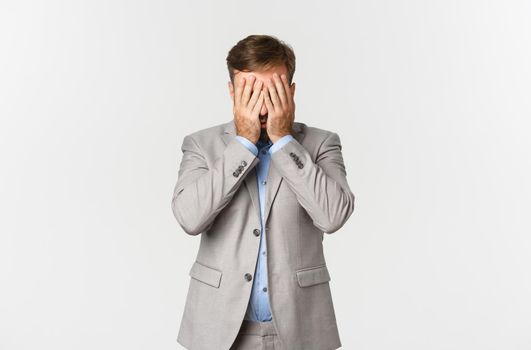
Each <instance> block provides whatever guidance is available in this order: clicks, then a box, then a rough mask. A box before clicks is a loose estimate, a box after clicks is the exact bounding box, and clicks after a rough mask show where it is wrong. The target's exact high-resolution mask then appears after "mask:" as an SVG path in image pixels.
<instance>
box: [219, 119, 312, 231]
mask: <svg viewBox="0 0 531 350" xmlns="http://www.w3.org/2000/svg"><path fill="white" fill-rule="evenodd" d="M303 125H304V124H302V123H299V122H294V123H293V132H292V135H293V137H294V138H295V139H296V140H297V141H298V142H299V143H301V142H302V139H303V138H304V127H303ZM235 136H236V127H235V125H234V120H231V121H229V122H227V123H225V124H224V127H223V133H222V134H221V138H222V139H223V141H224V142H225V145H227V144H229V142H230V141H231V140H232V139H233V138H234V137H235ZM282 179H283V177H282V176H281V175H280V173H279V172H278V170H277V169H275V166H274V165H273V162H270V163H269V173H268V175H267V183H268V186H267V187H266V202H265V207H264V219H265V220H264V221H265V222H266V223H267V219H268V217H269V212H270V211H271V206H272V205H273V202H274V200H275V197H276V195H277V192H278V188H279V186H280V184H281V183H282ZM244 183H245V186H246V188H247V191H248V193H249V195H250V197H251V201H252V203H253V206H254V209H255V212H256V213H257V215H258V217H260V202H259V197H258V183H257V180H256V167H255V168H253V170H252V171H251V173H250V174H249V175H248V176H246V177H245V179H244Z"/></svg>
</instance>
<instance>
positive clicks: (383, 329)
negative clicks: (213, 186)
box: [0, 0, 531, 350]
mask: <svg viewBox="0 0 531 350" xmlns="http://www.w3.org/2000/svg"><path fill="white" fill-rule="evenodd" d="M530 17H531V3H530V2H529V1H507V0H505V1H463V0H459V1H457V0H445V1H442V0H440V1H412V0H409V1H392V0H387V1H381V0H376V1H345V2H327V3H326V5H325V4H324V2H315V3H314V2H311V1H305V2H302V1H301V2H296V3H295V2H291V3H290V2H280V1H268V2H258V1H210V2H205V1H198V2H184V1H183V2H180V3H179V2H173V1H155V0H150V1H139V0H136V1H116V0H112V1H110V0H105V1H103V0H101V1H66V0H65V1H55V0H54V1H46V2H44V1H0V50H1V51H0V118H1V119H0V123H1V124H0V161H1V163H0V164H1V171H0V217H1V219H0V232H1V236H0V349H2V350H20V349H54V350H63V349H64V350H70V349H77V350H85V349H87V350H88V349H105V350H107V349H109V350H111V349H112V350H114V349H130V350H133V349H135V350H136V349H142V350H143V349H157V350H164V349H181V347H180V346H179V345H178V344H177V342H176V341H175V339H176V336H177V330H178V326H179V323H180V318H181V315H182V311H183V307H184V301H185V297H186V292H187V287H188V281H189V276H188V271H189V269H190V267H191V264H192V263H193V261H194V259H195V254H196V252H197V247H198V244H199V237H191V236H188V235H186V234H185V233H184V232H183V231H182V230H181V229H180V227H179V226H178V224H177V222H176V220H175V218H174V217H173V215H172V213H171V208H170V202H171V196H172V192H173V186H174V185H175V182H176V180H177V170H178V165H179V162H180V159H181V150H180V146H181V143H182V139H183V137H184V136H185V135H186V134H189V133H191V132H193V131H196V130H199V129H201V128H205V127H209V126H212V125H214V124H219V123H223V122H226V121H229V120H231V119H232V106H231V100H230V97H229V93H228V88H227V81H228V73H227V70H226V65H225V58H226V55H227V52H228V50H229V49H230V48H231V47H232V46H233V45H234V44H236V42H237V41H238V40H240V39H242V38H244V37H245V36H247V35H249V34H271V35H275V36H277V37H278V38H280V39H282V40H284V41H286V42H287V43H288V44H290V45H291V46H292V47H293V48H294V50H295V53H296V56H297V70H296V73H295V77H294V81H295V82H296V83H297V90H296V94H295V100H296V104H297V110H296V120H298V121H302V122H304V123H306V124H308V125H312V126H316V127H320V128H324V129H328V130H332V131H336V132H338V133H339V135H340V137H341V141H342V144H343V154H344V158H345V163H346V167H347V174H348V180H349V184H350V185H351V188H352V190H353V192H354V193H355V195H356V209H355V211H354V214H353V215H352V217H351V218H350V220H349V221H348V222H347V224H346V225H345V226H344V227H343V228H342V229H341V230H340V231H338V232H336V233H334V234H332V235H330V236H326V237H325V241H324V244H325V254H326V258H327V263H328V266H329V270H330V274H331V277H332V281H331V282H330V283H331V288H332V294H333V298H334V305H335V309H336V316H337V320H338V326H339V331H340V336H341V340H342V342H343V348H344V349H357V350H389V349H392V350H395V349H404V350H406V349H407V350H427V349H429V350H431V349H441V350H442V349H445V350H446V349H453V350H455V349H463V350H470V349H478V350H479V349H481V350H488V349H503V350H507V349H510V350H519V349H531V333H530V329H531V298H530V296H531V279H530V272H529V268H530V266H531V236H530V234H531V223H530V221H529V211H530V209H531V206H530V199H531V186H530V182H529V179H530V178H531V157H530V154H529V150H530V149H531V138H530V137H529V134H530V126H531V125H530V124H531V122H530V117H531V103H530V96H531V65H530V64H529V63H530V62H531V18H530Z"/></svg>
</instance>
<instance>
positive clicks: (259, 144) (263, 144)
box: [256, 140, 273, 148]
mask: <svg viewBox="0 0 531 350" xmlns="http://www.w3.org/2000/svg"><path fill="white" fill-rule="evenodd" d="M271 145H273V142H271V140H267V142H266V141H262V140H258V141H257V142H256V147H258V148H264V147H269V146H271Z"/></svg>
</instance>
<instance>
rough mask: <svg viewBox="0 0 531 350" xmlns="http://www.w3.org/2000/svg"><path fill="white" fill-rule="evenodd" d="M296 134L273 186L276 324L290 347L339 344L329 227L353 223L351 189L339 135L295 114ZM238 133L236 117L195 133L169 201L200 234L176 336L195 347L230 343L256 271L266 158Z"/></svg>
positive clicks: (208, 349)
mask: <svg viewBox="0 0 531 350" xmlns="http://www.w3.org/2000/svg"><path fill="white" fill-rule="evenodd" d="M292 135H293V136H294V138H295V139H294V140H291V141H290V142H288V143H287V144H285V145H284V146H283V147H282V148H280V149H279V150H278V151H277V152H275V153H273V154H272V156H271V163H270V168H269V175H268V185H267V188H266V203H265V218H266V219H265V222H266V224H265V228H266V240H267V247H268V250H267V251H268V259H267V262H268V282H269V283H268V290H269V298H270V306H271V312H272V315H273V324H274V326H275V328H276V330H277V332H278V333H277V334H278V336H279V339H280V342H281V344H282V349H283V350H333V349H337V348H339V347H341V341H340V338H339V333H338V329H337V324H336V318H335V313H334V306H333V304H332V297H331V293H330V286H329V281H330V274H329V272H328V269H327V266H326V261H325V257H324V254H323V244H322V242H323V233H333V232H335V231H337V230H338V229H339V228H341V227H342V226H343V224H344V223H345V222H346V221H347V219H348V218H349V217H350V215H351V214H352V212H353V210H354V194H353V193H352V192H351V190H350V188H349V185H348V183H347V179H346V170H345V165H344V163H343V156H342V153H341V143H340V139H339V136H338V134H337V133H334V132H331V131H326V130H323V129H319V128H316V127H310V126H307V125H306V124H304V123H301V122H295V123H294V126H293V130H292ZM235 136H236V132H235V125H234V121H233V120H231V121H229V122H226V123H223V124H219V125H216V126H213V127H210V128H206V129H202V130H199V131H196V132H194V133H192V134H189V135H187V136H185V137H184V139H183V143H182V148H181V149H182V152H183V157H182V160H181V164H180V168H179V173H178V179H177V184H176V185H175V189H174V193H173V197H172V201H171V207H172V211H173V214H174V216H175V218H176V219H177V221H178V223H179V225H180V227H181V228H182V229H183V230H184V231H185V232H186V233H187V234H190V235H198V234H201V236H200V237H201V241H200V246H199V251H198V253H197V257H196V260H195V261H194V262H193V264H192V266H191V268H190V272H189V275H190V277H191V278H190V280H189V288H188V294H187V297H186V303H185V308H184V313H183V317H182V320H181V325H180V329H179V334H178V336H177V341H178V342H179V343H180V344H181V345H183V346H184V347H185V348H187V349H191V350H218V349H221V350H228V349H229V348H230V347H231V345H232V343H233V341H234V339H235V338H236V336H237V334H238V330H239V328H240V326H241V323H242V321H243V318H244V315H245V311H246V309H247V304H248V302H249V297H250V293H251V287H252V278H249V275H248V274H250V275H251V277H254V271H255V266H256V261H257V256H258V248H259V242H260V239H259V234H258V236H257V235H256V234H255V233H257V232H256V230H260V206H259V200H258V186H257V183H256V170H255V166H256V164H257V162H259V161H260V159H259V158H258V157H257V156H255V155H254V154H253V153H252V152H250V151H249V150H248V149H247V148H246V147H245V146H244V145H243V144H241V143H240V142H239V141H238V140H237V139H235ZM260 234H262V233H260ZM249 279H250V280H249Z"/></svg>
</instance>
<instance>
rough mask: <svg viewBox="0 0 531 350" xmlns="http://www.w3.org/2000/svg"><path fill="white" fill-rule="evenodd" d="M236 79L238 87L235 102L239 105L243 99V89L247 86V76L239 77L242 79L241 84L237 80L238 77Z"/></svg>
mask: <svg viewBox="0 0 531 350" xmlns="http://www.w3.org/2000/svg"><path fill="white" fill-rule="evenodd" d="M234 81H235V82H236V89H235V92H234V103H235V104H236V105H237V106H238V105H239V104H240V101H241V99H242V90H243V87H244V86H245V77H242V78H241V79H239V81H240V83H239V84H238V82H237V81H236V79H235V80H234Z"/></svg>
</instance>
